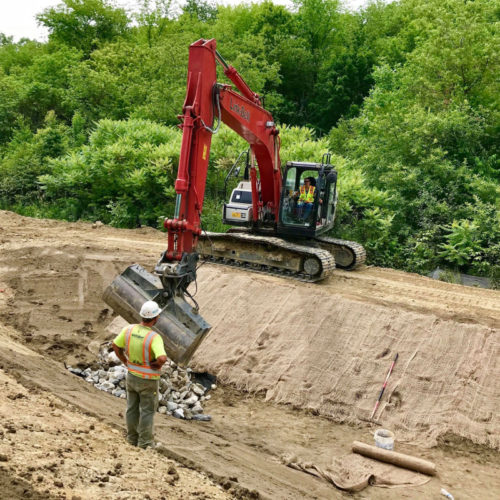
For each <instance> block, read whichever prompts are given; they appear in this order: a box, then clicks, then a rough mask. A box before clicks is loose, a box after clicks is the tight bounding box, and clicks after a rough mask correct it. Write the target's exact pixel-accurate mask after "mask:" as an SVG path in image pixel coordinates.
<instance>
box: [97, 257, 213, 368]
mask: <svg viewBox="0 0 500 500" xmlns="http://www.w3.org/2000/svg"><path fill="white" fill-rule="evenodd" d="M165 295H167V294H166V293H165V290H164V288H163V286H162V283H161V280H160V278H159V277H158V276H156V275H154V274H151V273H149V272H148V271H146V270H145V269H144V268H143V267H141V266H140V265H138V264H134V265H132V266H130V267H128V268H127V269H125V271H124V272H123V273H122V274H120V275H119V276H117V277H116V278H115V279H114V280H113V282H112V283H111V284H110V285H109V286H108V287H107V288H106V290H105V291H104V294H103V300H104V302H106V304H108V305H109V306H110V307H111V308H112V309H113V310H114V311H115V312H116V313H118V314H119V315H120V316H122V317H123V318H124V319H125V320H126V321H128V322H129V323H140V321H141V317H140V315H139V311H140V309H141V307H142V305H143V304H144V302H146V301H147V300H154V301H156V302H157V303H158V304H159V305H160V307H161V308H162V313H161V314H160V316H159V318H158V321H157V322H156V324H155V326H154V327H153V330H154V331H155V332H157V333H159V334H160V335H161V336H162V338H163V343H164V345H165V351H166V352H167V356H168V357H169V358H170V359H172V360H173V361H175V363H177V364H179V365H181V366H184V365H186V364H187V363H188V362H189V360H190V359H191V357H192V356H193V354H194V353H195V351H196V349H197V348H198V347H199V345H200V343H201V341H202V340H203V339H204V338H205V336H206V335H207V333H208V332H209V331H210V328H211V326H210V325H209V324H208V323H207V322H206V321H205V320H204V319H203V318H202V317H201V316H200V315H199V314H198V313H197V311H196V310H195V309H194V308H193V306H191V305H190V304H189V303H188V302H186V300H185V299H184V297H183V296H181V295H176V296H174V297H170V298H168V299H167V298H165Z"/></svg>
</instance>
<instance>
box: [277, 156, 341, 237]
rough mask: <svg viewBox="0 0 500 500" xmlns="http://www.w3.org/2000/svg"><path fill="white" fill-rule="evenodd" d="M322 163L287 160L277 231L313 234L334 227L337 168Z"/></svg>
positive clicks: (327, 161)
mask: <svg viewBox="0 0 500 500" xmlns="http://www.w3.org/2000/svg"><path fill="white" fill-rule="evenodd" d="M329 160H330V157H329V155H325V156H324V157H323V160H322V162H321V163H307V162H288V163H287V164H286V166H285V170H284V172H283V183H282V192H281V204H280V218H279V222H278V235H286V236H299V237H311V238H314V237H315V236H318V235H320V234H322V233H324V232H326V231H328V230H329V229H331V228H332V227H333V224H334V221H335V209H336V206H337V172H336V171H335V169H334V168H333V166H332V165H331V164H330V161H329Z"/></svg>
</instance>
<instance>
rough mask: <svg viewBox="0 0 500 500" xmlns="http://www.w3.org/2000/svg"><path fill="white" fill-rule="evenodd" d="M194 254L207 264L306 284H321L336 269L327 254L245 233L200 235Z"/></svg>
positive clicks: (279, 240) (326, 252)
mask: <svg viewBox="0 0 500 500" xmlns="http://www.w3.org/2000/svg"><path fill="white" fill-rule="evenodd" d="M197 251H198V253H199V254H200V257H201V258H202V259H204V260H205V261H208V262H215V263H217V264H222V265H226V266H231V267H238V268H242V269H246V270H249V271H253V272H258V273H263V274H270V275H275V276H282V277H286V278H292V279H296V280H299V281H306V282H315V281H321V280H323V279H325V278H327V277H328V276H330V275H331V274H332V273H333V271H334V269H335V258H334V256H333V255H332V254H331V253H330V252H329V251H328V250H325V249H322V248H315V247H309V246H305V245H299V244H296V243H291V242H288V241H285V240H282V239H281V238H276V237H274V236H259V235H255V234H250V233H246V232H230V233H203V234H202V235H201V236H200V239H199V241H198V247H197Z"/></svg>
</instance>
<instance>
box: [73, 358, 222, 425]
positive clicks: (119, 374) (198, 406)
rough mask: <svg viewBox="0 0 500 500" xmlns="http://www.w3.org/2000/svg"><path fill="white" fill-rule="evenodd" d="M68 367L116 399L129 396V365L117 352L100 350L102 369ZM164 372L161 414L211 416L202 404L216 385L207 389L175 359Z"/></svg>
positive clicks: (166, 364) (194, 418)
mask: <svg viewBox="0 0 500 500" xmlns="http://www.w3.org/2000/svg"><path fill="white" fill-rule="evenodd" d="M67 368H68V370H69V371H70V372H71V373H73V374H74V375H78V376H79V377H82V378H83V379H85V381H86V382H88V383H90V384H93V385H94V387H95V388H96V389H99V390H100V391H105V392H108V393H110V394H112V395H113V396H116V397H117V398H122V399H126V398H127V392H126V390H125V388H126V381H125V379H126V376H127V368H126V367H125V366H123V365H122V364H121V363H120V360H119V359H118V358H117V357H116V355H115V353H114V352H111V353H102V352H101V353H100V361H99V369H94V370H93V369H92V368H91V367H88V368H85V369H82V368H73V367H71V366H68V367H67ZM161 371H162V375H161V377H160V394H159V406H158V412H159V413H163V414H166V415H171V416H173V417H176V418H182V419H186V420H205V421H208V420H210V419H211V417H210V415H206V414H204V413H203V406H202V405H203V403H204V401H207V400H209V399H210V397H211V396H210V394H207V392H208V390H209V389H215V388H216V385H215V384H212V385H211V387H210V388H207V387H205V386H204V385H202V384H200V383H197V382H195V381H194V380H193V374H192V370H191V368H181V367H180V366H177V365H176V364H175V363H174V362H173V361H170V362H168V361H167V363H165V365H163V367H162V370H161Z"/></svg>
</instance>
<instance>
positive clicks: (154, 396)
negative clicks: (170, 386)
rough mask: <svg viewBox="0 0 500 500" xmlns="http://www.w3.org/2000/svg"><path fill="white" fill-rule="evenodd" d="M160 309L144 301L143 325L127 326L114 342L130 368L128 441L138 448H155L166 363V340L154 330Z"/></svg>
mask: <svg viewBox="0 0 500 500" xmlns="http://www.w3.org/2000/svg"><path fill="white" fill-rule="evenodd" d="M160 313H161V309H160V307H159V306H158V304H157V303H156V302H154V301H153V300H149V301H147V302H145V303H144V304H143V306H142V308H141V310H140V313H139V314H140V316H141V318H142V322H141V323H140V324H138V325H129V326H127V327H125V328H124V329H123V330H122V331H121V332H120V333H119V335H118V336H117V337H116V338H115V339H114V341H113V350H114V351H115V354H116V355H117V356H118V358H120V361H121V362H122V363H123V364H124V365H125V366H126V367H127V369H128V373H127V413H126V417H125V420H126V422H127V441H128V442H129V443H130V444H131V445H133V446H138V447H139V448H148V447H153V419H154V415H155V413H156V410H157V408H158V393H159V380H160V374H161V373H160V369H161V367H162V366H163V365H164V364H165V362H166V361H167V354H166V352H165V346H164V345H163V339H162V338H161V336H160V335H159V334H158V333H156V332H154V331H153V330H152V327H153V326H154V325H155V324H156V322H157V321H158V316H159V315H160Z"/></svg>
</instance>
